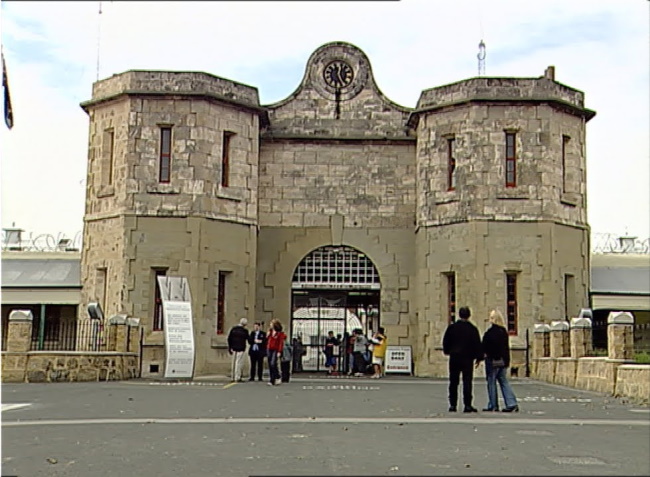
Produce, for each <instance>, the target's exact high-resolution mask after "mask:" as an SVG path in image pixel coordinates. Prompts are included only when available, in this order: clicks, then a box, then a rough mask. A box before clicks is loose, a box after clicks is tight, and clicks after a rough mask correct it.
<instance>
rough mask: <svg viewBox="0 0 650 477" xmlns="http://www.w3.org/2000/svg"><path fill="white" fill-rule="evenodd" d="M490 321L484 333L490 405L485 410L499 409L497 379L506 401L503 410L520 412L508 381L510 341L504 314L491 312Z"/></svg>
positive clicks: (496, 311)
mask: <svg viewBox="0 0 650 477" xmlns="http://www.w3.org/2000/svg"><path fill="white" fill-rule="evenodd" d="M489 316H490V317H489V319H488V321H489V322H490V323H491V325H492V326H490V328H489V329H488V330H487V331H486V332H485V334H484V335H483V352H484V353H485V377H486V379H487V389H488V400H489V402H488V406H487V407H486V408H485V409H483V410H484V411H488V412H490V411H498V410H499V396H498V393H497V381H498V382H499V386H500V387H501V394H503V400H504V401H505V406H506V407H505V408H504V409H503V412H519V406H518V405H517V398H516V397H515V393H514V392H513V391H512V388H511V387H510V383H509V382H508V376H507V370H508V367H509V366H510V343H509V337H508V331H507V330H506V328H505V322H504V320H503V315H502V314H501V312H499V311H498V310H492V311H491V312H490V315H489Z"/></svg>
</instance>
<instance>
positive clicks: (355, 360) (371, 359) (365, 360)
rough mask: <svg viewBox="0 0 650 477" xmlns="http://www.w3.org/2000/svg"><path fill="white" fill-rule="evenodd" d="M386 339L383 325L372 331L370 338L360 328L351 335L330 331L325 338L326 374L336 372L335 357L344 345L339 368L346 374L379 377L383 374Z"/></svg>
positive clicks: (338, 355)
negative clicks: (336, 333)
mask: <svg viewBox="0 0 650 477" xmlns="http://www.w3.org/2000/svg"><path fill="white" fill-rule="evenodd" d="M387 346H388V339H387V338H386V331H385V330H384V328H383V327H381V326H380V327H379V329H378V330H377V331H376V332H375V333H372V335H371V336H370V338H367V337H366V336H365V335H364V334H363V330H362V329H361V328H356V329H354V330H353V331H352V334H351V335H348V333H346V334H345V336H344V337H343V338H341V335H338V336H336V337H335V336H334V332H333V331H330V332H329V333H328V334H327V338H326V339H325V348H324V349H323V352H324V353H325V357H326V359H325V367H326V368H327V374H333V375H335V374H337V372H338V371H337V364H338V363H337V358H339V357H340V354H341V353H340V350H341V348H343V347H344V349H345V354H344V355H343V356H342V357H343V363H341V364H342V366H341V370H343V371H344V372H347V375H348V376H352V375H354V376H363V375H365V374H371V375H372V376H370V377H371V378H374V379H379V378H381V377H382V376H383V375H384V359H385V357H386V347H387Z"/></svg>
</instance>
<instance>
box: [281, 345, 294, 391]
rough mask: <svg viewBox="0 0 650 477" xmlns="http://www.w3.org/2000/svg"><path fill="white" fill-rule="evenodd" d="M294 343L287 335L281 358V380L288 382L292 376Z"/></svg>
mask: <svg viewBox="0 0 650 477" xmlns="http://www.w3.org/2000/svg"><path fill="white" fill-rule="evenodd" d="M293 353H294V350H293V345H292V344H291V342H290V341H289V337H288V336H287V337H286V338H285V339H284V345H283V346H282V358H281V359H280V381H281V382H283V383H288V382H289V378H290V377H291V360H292V358H293Z"/></svg>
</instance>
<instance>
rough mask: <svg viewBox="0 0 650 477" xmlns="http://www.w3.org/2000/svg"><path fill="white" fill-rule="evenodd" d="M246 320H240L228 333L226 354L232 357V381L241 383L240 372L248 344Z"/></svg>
mask: <svg viewBox="0 0 650 477" xmlns="http://www.w3.org/2000/svg"><path fill="white" fill-rule="evenodd" d="M247 324H248V320H247V319H246V318H242V319H241V320H239V324H238V325H236V326H233V327H232V329H231V330H230V333H228V352H229V353H230V354H231V355H232V366H231V373H232V374H231V376H232V380H233V381H243V379H242V378H241V371H242V368H243V366H244V353H245V352H246V343H247V342H248V330H247V329H246V325H247Z"/></svg>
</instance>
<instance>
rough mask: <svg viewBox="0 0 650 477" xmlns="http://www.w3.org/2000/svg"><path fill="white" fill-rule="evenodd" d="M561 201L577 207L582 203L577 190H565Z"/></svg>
mask: <svg viewBox="0 0 650 477" xmlns="http://www.w3.org/2000/svg"><path fill="white" fill-rule="evenodd" d="M560 202H562V203H563V204H564V205H568V206H569V207H576V206H577V205H578V204H579V203H580V197H579V195H578V194H576V193H575V192H563V193H562V195H560Z"/></svg>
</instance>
